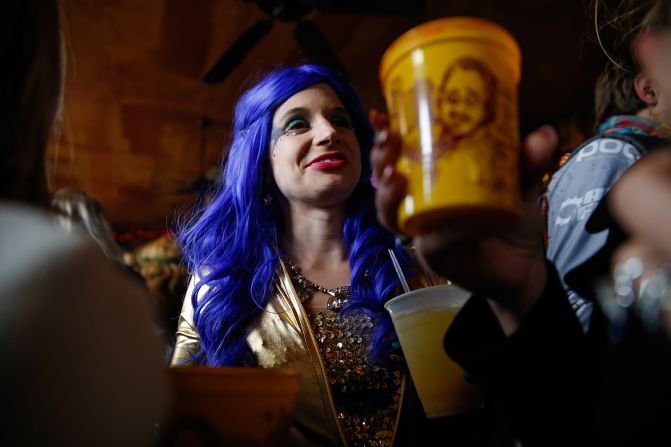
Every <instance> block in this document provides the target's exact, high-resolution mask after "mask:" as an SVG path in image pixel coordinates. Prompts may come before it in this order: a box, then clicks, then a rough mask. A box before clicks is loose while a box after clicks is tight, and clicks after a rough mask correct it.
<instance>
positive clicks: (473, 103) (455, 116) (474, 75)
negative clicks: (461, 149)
mask: <svg viewBox="0 0 671 447" xmlns="http://www.w3.org/2000/svg"><path fill="white" fill-rule="evenodd" d="M441 94H442V95H443V96H442V100H441V103H440V109H441V110H440V116H441V118H442V120H443V123H444V124H445V127H446V128H447V129H449V131H450V133H451V134H452V135H454V136H455V137H465V136H466V135H469V134H470V133H472V132H473V131H474V130H475V129H477V127H478V126H479V125H480V124H481V123H482V121H483V120H484V119H485V103H486V101H487V97H486V96H487V87H486V86H485V82H484V80H483V79H482V76H480V74H479V73H478V72H477V71H475V70H464V69H461V68H457V69H455V70H454V72H453V73H452V75H451V76H450V78H449V79H448V80H447V82H446V83H445V86H444V89H443V91H442V92H441Z"/></svg>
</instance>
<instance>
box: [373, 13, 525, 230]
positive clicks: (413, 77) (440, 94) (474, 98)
mask: <svg viewBox="0 0 671 447" xmlns="http://www.w3.org/2000/svg"><path fill="white" fill-rule="evenodd" d="M520 59H521V54H520V50H519V47H518V45H517V43H516V41H515V39H514V38H513V37H512V36H511V35H510V34H509V33H508V32H507V31H506V30H505V29H503V28H502V27H500V26H498V25H496V24H494V23H492V22H489V21H486V20H482V19H477V18H470V17H454V18H447V19H440V20H435V21H432V22H428V23H425V24H423V25H420V26H418V27H416V28H413V29H411V30H410V31H408V32H406V33H405V34H403V35H402V36H401V37H399V38H398V39H397V40H396V41H395V42H394V43H393V44H392V45H391V46H390V47H389V48H388V49H387V51H386V52H385V54H384V56H383V58H382V62H381V64H380V80H381V83H382V86H383V88H384V94H385V99H386V102H387V109H388V111H389V116H390V120H391V127H392V129H393V130H394V131H396V132H398V133H399V134H400V136H401V140H402V153H401V157H400V159H399V161H398V163H397V169H398V170H399V171H400V172H402V173H403V174H405V176H406V177H407V178H408V193H407V196H406V197H405V198H404V200H403V202H402V203H401V206H400V207H399V210H398V218H399V226H400V229H401V230H402V231H403V232H405V233H407V234H409V235H417V234H420V233H423V232H426V231H430V230H432V229H434V228H436V227H438V226H441V225H443V224H444V223H445V222H450V223H462V224H464V225H465V226H466V227H467V228H469V229H472V230H474V231H477V230H484V231H486V230H488V229H489V227H491V224H492V223H493V222H495V223H496V225H497V226H505V225H507V224H510V223H513V222H515V221H516V220H517V218H518V216H519V174H518V170H517V169H518V168H517V164H518V156H519V124H518V106H517V86H518V83H519V78H520Z"/></svg>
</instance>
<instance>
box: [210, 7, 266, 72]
mask: <svg viewBox="0 0 671 447" xmlns="http://www.w3.org/2000/svg"><path fill="white" fill-rule="evenodd" d="M272 27H273V22H272V20H268V19H261V20H259V21H257V22H256V23H255V24H254V25H252V26H251V27H249V28H247V29H246V30H245V32H244V33H242V34H241V35H240V37H238V39H237V40H236V41H235V42H234V43H233V45H231V47H230V48H229V49H228V50H226V52H225V53H224V54H223V55H222V56H221V57H220V58H219V60H217V62H215V63H214V65H212V67H211V68H210V69H209V70H208V71H207V73H205V75H204V76H203V81H204V82H205V83H207V84H217V83H219V82H222V81H223V80H224V79H226V77H227V76H228V75H230V74H231V72H232V71H233V70H234V69H235V67H237V66H238V64H240V62H242V59H244V57H245V56H246V55H247V54H248V53H249V52H250V51H252V49H253V48H254V46H256V44H258V43H259V42H260V41H261V39H263V38H264V37H265V36H266V34H268V33H269V32H270V30H271V29H272Z"/></svg>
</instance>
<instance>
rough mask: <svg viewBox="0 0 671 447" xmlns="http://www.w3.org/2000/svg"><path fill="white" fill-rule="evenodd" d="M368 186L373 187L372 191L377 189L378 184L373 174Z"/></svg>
mask: <svg viewBox="0 0 671 447" xmlns="http://www.w3.org/2000/svg"><path fill="white" fill-rule="evenodd" d="M370 184H371V186H372V187H373V189H377V185H378V182H377V177H375V174H373V175H371V176H370Z"/></svg>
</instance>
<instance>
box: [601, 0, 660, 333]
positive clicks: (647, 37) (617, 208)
mask: <svg viewBox="0 0 671 447" xmlns="http://www.w3.org/2000/svg"><path fill="white" fill-rule="evenodd" d="M661 3H662V2H660V4H661ZM670 6H671V5H667V7H670ZM667 17H669V18H671V10H668V11H667ZM664 25H665V26H663V27H660V28H658V29H654V30H650V31H649V32H648V33H646V34H644V35H642V36H641V38H640V39H639V41H638V42H637V46H636V50H637V55H638V59H639V60H640V62H641V64H642V65H643V66H644V67H645V68H646V70H648V71H650V72H653V73H655V75H656V78H657V79H659V82H660V83H662V84H663V85H664V88H665V89H668V90H669V91H671V20H667V23H665V24H664ZM670 203H671V146H667V147H665V148H664V149H663V150H660V151H656V152H655V153H652V154H650V155H648V156H647V157H644V158H643V159H642V160H641V161H640V162H638V163H637V164H636V165H635V166H634V167H632V168H631V169H630V170H629V171H627V172H626V173H625V174H624V175H623V176H622V178H621V179H619V180H618V182H617V183H616V184H615V185H614V187H613V191H612V193H611V194H610V197H609V205H610V209H611V212H612V213H613V214H614V216H615V217H616V218H617V219H618V220H619V221H620V222H621V224H622V226H623V227H625V228H626V229H627V231H628V232H629V233H630V234H631V236H632V238H631V240H630V241H628V243H627V244H625V245H623V246H621V247H620V248H619V249H618V251H617V252H616V254H615V256H614V258H613V265H614V272H622V271H623V269H625V266H626V265H638V268H639V269H640V271H639V272H638V273H639V275H640V277H639V278H636V281H635V282H636V283H637V284H636V285H637V288H638V290H637V293H638V297H637V305H636V306H635V308H636V310H637V311H638V313H639V315H638V317H640V318H643V320H644V323H645V322H646V319H647V323H648V324H649V326H650V327H649V329H651V330H652V331H655V330H660V329H661V330H663V331H665V333H666V334H667V336H671V230H670V229H671V207H669V206H668V205H669V204H670ZM625 270H626V269H625ZM641 303H643V304H644V306H643V307H642V306H641V305H640V304H641ZM648 306H649V307H648ZM646 307H648V309H649V312H648V314H645V315H644V314H642V313H641V310H642V309H645V308H646Z"/></svg>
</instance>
